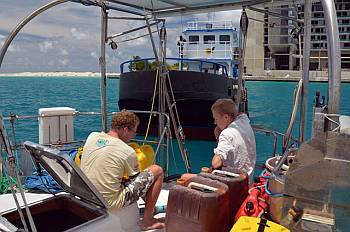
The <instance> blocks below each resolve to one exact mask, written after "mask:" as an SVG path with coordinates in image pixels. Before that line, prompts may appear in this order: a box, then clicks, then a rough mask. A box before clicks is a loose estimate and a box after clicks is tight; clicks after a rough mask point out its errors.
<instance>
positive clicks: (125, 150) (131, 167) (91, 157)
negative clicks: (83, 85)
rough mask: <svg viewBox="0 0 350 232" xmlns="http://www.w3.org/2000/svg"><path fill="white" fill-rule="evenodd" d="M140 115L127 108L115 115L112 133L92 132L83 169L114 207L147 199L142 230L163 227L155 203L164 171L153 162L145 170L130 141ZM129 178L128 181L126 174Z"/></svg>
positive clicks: (83, 158) (110, 206)
mask: <svg viewBox="0 0 350 232" xmlns="http://www.w3.org/2000/svg"><path fill="white" fill-rule="evenodd" d="M139 123H140V121H139V118H138V117H137V116H136V115H135V114H134V113H132V112H130V111H126V110H123V111H121V112H118V113H116V114H115V115H114V116H113V118H112V123H111V128H110V131H109V132H108V133H105V132H92V133H91V134H90V135H89V137H88V138H87V140H86V143H85V146H84V151H83V155H82V159H81V169H82V170H83V172H84V173H85V174H86V175H87V177H88V178H89V179H90V181H91V182H92V183H93V184H94V185H95V186H96V188H97V189H98V190H99V192H100V193H101V194H102V196H103V197H104V199H105V200H106V201H107V203H108V205H109V208H110V209H115V208H122V207H125V206H128V205H130V204H132V203H134V202H136V201H137V200H138V199H139V197H142V198H144V200H145V202H146V206H145V211H144V217H143V220H142V221H141V222H140V228H141V229H142V230H150V229H160V228H163V227H164V223H163V222H161V221H160V220H158V219H155V218H154V217H153V213H154V206H155V204H156V201H157V198H158V196H159V193H160V190H161V187H162V183H163V170H162V168H161V167H159V166H157V165H151V166H149V167H148V168H146V169H145V170H144V171H142V172H141V173H140V172H139V168H138V160H137V156H136V153H135V151H134V149H133V148H131V147H130V146H129V145H128V144H127V143H126V142H127V141H129V140H130V139H132V138H134V137H135V135H136V131H137V127H138V126H139ZM125 175H126V176H128V177H129V181H128V183H127V184H125V183H124V181H123V177H124V176H125Z"/></svg>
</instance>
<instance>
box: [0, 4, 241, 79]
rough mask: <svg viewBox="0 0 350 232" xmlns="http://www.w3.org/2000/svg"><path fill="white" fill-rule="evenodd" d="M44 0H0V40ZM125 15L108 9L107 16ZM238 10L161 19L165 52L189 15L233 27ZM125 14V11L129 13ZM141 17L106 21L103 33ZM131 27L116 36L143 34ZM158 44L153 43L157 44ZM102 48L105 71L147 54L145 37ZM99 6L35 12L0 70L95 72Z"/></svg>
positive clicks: (173, 47)
mask: <svg viewBox="0 0 350 232" xmlns="http://www.w3.org/2000/svg"><path fill="white" fill-rule="evenodd" d="M48 2H50V1H49V0H1V3H0V4H1V7H0V45H2V44H3V43H4V40H5V39H6V37H7V36H8V34H9V33H10V31H11V30H12V29H13V28H14V27H15V26H16V25H17V24H18V23H19V22H20V21H21V20H22V19H23V18H24V17H25V16H27V15H29V14H30V13H31V12H33V11H34V10H35V9H37V8H38V7H40V6H42V5H44V4H46V3H48ZM121 15H124V16H125V14H122V13H118V12H114V13H110V16H121ZM239 15H240V11H225V12H214V13H208V14H198V15H191V16H179V17H171V18H170V17H169V18H166V27H167V34H168V40H167V56H168V57H171V56H172V57H176V56H177V47H176V43H177V40H178V37H179V35H181V32H182V30H184V29H186V26H187V22H188V21H193V20H208V19H214V20H215V21H223V20H230V21H233V22H234V23H235V24H236V25H237V26H238V21H239ZM129 16H130V15H129ZM143 24H144V22H135V21H111V22H110V24H109V29H110V31H109V35H112V34H116V33H119V32H122V31H125V30H128V29H131V28H134V27H137V26H140V25H143ZM145 32H146V31H140V32H136V33H134V34H130V35H128V36H125V37H122V38H121V39H123V40H124V39H128V38H130V37H136V36H140V35H142V34H144V33H145ZM157 44H158V43H157ZM106 51H107V71H108V72H119V64H120V63H121V62H123V61H125V60H129V59H131V58H132V57H133V56H134V55H139V56H141V57H151V56H153V55H152V47H151V44H150V42H149V39H148V37H142V38H140V39H137V40H133V41H130V42H124V43H120V44H118V49H117V50H111V49H110V48H109V47H107V48H106ZM99 56H100V9H99V8H98V7H85V6H83V5H81V4H77V3H70V2H69V3H64V4H61V5H59V6H56V7H54V8H52V9H49V10H48V11H46V12H44V13H42V14H41V15H39V16H37V17H36V18H35V19H34V20H32V21H31V22H30V23H29V24H27V26H26V27H24V29H22V30H21V32H20V33H19V34H18V35H17V37H16V38H15V39H14V41H13V42H12V45H11V46H10V48H9V49H8V52H7V53H6V55H5V58H4V61H3V64H2V66H1V68H0V72H2V73H5V72H25V71H29V72H39V71H43V72H46V71H99V65H98V57H99Z"/></svg>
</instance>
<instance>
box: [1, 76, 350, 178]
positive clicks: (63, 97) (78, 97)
mask: <svg viewBox="0 0 350 232" xmlns="http://www.w3.org/2000/svg"><path fill="white" fill-rule="evenodd" d="M107 81H108V82H107V99H108V104H107V109H108V112H112V111H118V104H117V102H118V91H119V80H115V79H112V80H107ZM99 86H100V79H99V78H91V77H86V78H84V77H81V78H80V77H79V78H77V77H47V78H45V77H0V89H1V92H0V99H1V101H0V110H1V111H2V113H3V115H4V116H8V115H9V114H10V112H13V113H15V114H17V115H33V116H35V115H37V110H38V109H39V108H42V107H58V106H67V107H72V108H75V109H76V110H78V111H80V112H90V111H94V112H100V88H99ZM295 86H296V83H295V82H261V81H258V82H247V89H248V99H249V111H250V117H251V121H252V123H253V124H257V125H263V126H265V127H268V128H271V129H274V130H276V131H280V132H285V131H286V129H287V124H288V122H289V117H290V113H291V107H292V97H293V91H294V88H295ZM327 89H328V85H327V84H326V83H310V88H309V93H310V94H309V99H308V100H309V104H308V114H307V119H308V120H307V122H308V124H307V128H306V129H307V132H306V135H307V136H306V137H309V136H310V128H311V125H310V120H311V111H312V101H313V97H314V95H315V91H316V90H320V91H321V95H326V94H327ZM341 93H342V94H341V105H340V113H342V114H348V115H350V104H349V100H348V99H349V98H350V84H343V85H342V87H341ZM74 120H75V121H74V123H75V131H74V133H75V138H76V139H85V138H86V137H87V135H88V134H89V133H90V132H92V131H99V130H101V123H100V117H99V116H80V117H76V118H75V119H74ZM7 125H8V124H7ZM15 127H16V137H17V141H24V140H28V139H29V140H31V141H34V142H37V141H38V125H37V120H29V119H22V120H19V121H17V122H16V123H15ZM297 127H298V124H296V125H295V128H296V129H295V130H294V131H295V133H294V135H295V136H298V132H297V131H298V130H297ZM7 129H8V133H9V135H10V136H12V133H11V130H10V127H9V125H8V126H7ZM256 136H257V154H258V157H257V165H259V164H261V163H263V162H264V160H266V159H267V158H268V157H269V156H270V153H271V149H272V145H273V139H272V137H269V136H266V135H264V134H257V135H256ZM186 146H187V148H188V150H189V153H190V160H191V163H192V167H193V171H195V172H196V171H198V170H200V167H202V166H207V165H208V164H209V163H210V160H211V157H212V153H213V152H212V151H213V148H214V147H215V142H208V141H187V142H186ZM174 147H176V143H175V142H174ZM175 159H176V161H175V162H174V161H172V164H171V170H173V171H176V172H179V171H183V170H184V167H183V166H182V164H181V162H180V161H181V158H179V156H175ZM174 163H175V164H177V165H175V164H174Z"/></svg>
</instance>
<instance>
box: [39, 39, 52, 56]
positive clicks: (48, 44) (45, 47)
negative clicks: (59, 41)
mask: <svg viewBox="0 0 350 232" xmlns="http://www.w3.org/2000/svg"><path fill="white" fill-rule="evenodd" d="M39 48H40V51H41V52H43V53H46V52H48V51H49V50H51V49H53V42H50V41H44V42H42V43H40V44H39Z"/></svg>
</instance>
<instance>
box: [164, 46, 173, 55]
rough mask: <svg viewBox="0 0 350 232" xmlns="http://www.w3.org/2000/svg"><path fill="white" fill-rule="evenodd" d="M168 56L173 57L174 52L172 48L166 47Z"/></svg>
mask: <svg viewBox="0 0 350 232" xmlns="http://www.w3.org/2000/svg"><path fill="white" fill-rule="evenodd" d="M166 56H167V57H173V52H172V51H171V49H170V48H166Z"/></svg>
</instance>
